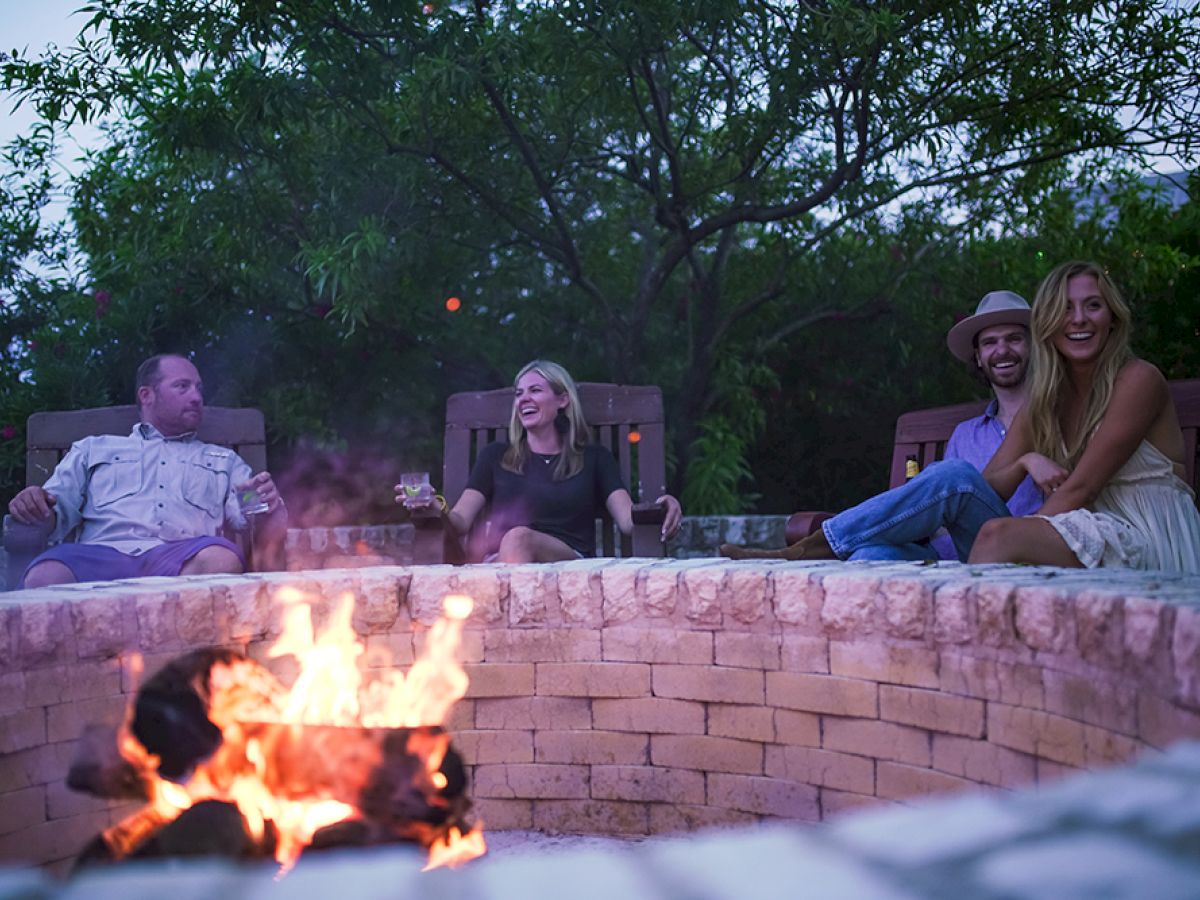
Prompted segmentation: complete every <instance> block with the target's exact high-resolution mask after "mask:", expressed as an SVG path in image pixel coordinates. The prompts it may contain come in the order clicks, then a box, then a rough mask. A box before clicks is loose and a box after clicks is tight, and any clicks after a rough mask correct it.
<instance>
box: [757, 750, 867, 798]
mask: <svg viewBox="0 0 1200 900" xmlns="http://www.w3.org/2000/svg"><path fill="white" fill-rule="evenodd" d="M766 774H767V775H770V776H771V777H772V778H781V779H784V780H785V781H792V782H799V783H800V784H811V785H814V786H817V787H831V788H835V789H837V790H839V791H851V792H853V793H855V794H873V793H875V762H874V760H871V759H868V758H867V757H865V756H858V755H852V754H849V753H837V752H835V751H832V750H817V749H814V748H811V747H779V746H774V745H768V746H767V748H766Z"/></svg>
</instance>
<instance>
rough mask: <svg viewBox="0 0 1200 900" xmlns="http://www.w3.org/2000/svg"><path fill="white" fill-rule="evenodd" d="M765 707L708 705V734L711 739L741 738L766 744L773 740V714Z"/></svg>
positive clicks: (773, 712)
mask: <svg viewBox="0 0 1200 900" xmlns="http://www.w3.org/2000/svg"><path fill="white" fill-rule="evenodd" d="M776 712H778V710H774V709H771V708H770V707H767V706H743V705H740V704H726V703H710V704H709V705H708V733H709V734H711V735H712V736H713V737H731V738H742V739H744V740H749V741H762V742H763V743H768V742H770V741H773V740H775V713H776Z"/></svg>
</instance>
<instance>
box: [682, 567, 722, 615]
mask: <svg viewBox="0 0 1200 900" xmlns="http://www.w3.org/2000/svg"><path fill="white" fill-rule="evenodd" d="M726 574H727V573H726V568H725V566H716V565H714V566H704V567H699V568H689V569H686V570H684V572H683V573H682V575H681V577H680V584H681V587H682V592H683V611H684V615H685V616H687V620H688V621H689V622H691V623H692V624H694V625H720V624H721V622H722V617H721V597H722V595H723V594H724V593H725V592H726V590H727V588H726Z"/></svg>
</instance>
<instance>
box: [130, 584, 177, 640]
mask: <svg viewBox="0 0 1200 900" xmlns="http://www.w3.org/2000/svg"><path fill="white" fill-rule="evenodd" d="M133 602H134V610H135V612H136V615H137V630H138V646H139V647H141V648H142V649H143V650H172V649H176V650H177V649H180V647H181V642H180V640H179V634H178V632H177V630H176V625H175V623H176V621H177V619H178V615H179V600H178V597H177V595H175V594H173V593H164V594H160V595H158V596H146V595H139V596H137V597H136V598H135V599H134V601H133Z"/></svg>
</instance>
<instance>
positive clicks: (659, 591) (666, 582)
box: [638, 565, 682, 619]
mask: <svg viewBox="0 0 1200 900" xmlns="http://www.w3.org/2000/svg"><path fill="white" fill-rule="evenodd" d="M681 571H682V570H681V569H680V568H679V567H678V566H672V565H651V566H646V567H645V568H644V569H642V574H641V578H640V580H639V582H638V589H639V591H640V592H641V598H642V612H643V613H644V614H645V615H646V616H648V617H650V618H655V619H661V618H669V617H670V616H672V615H673V614H674V612H675V609H676V607H677V606H678V604H679V576H680V573H681Z"/></svg>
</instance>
